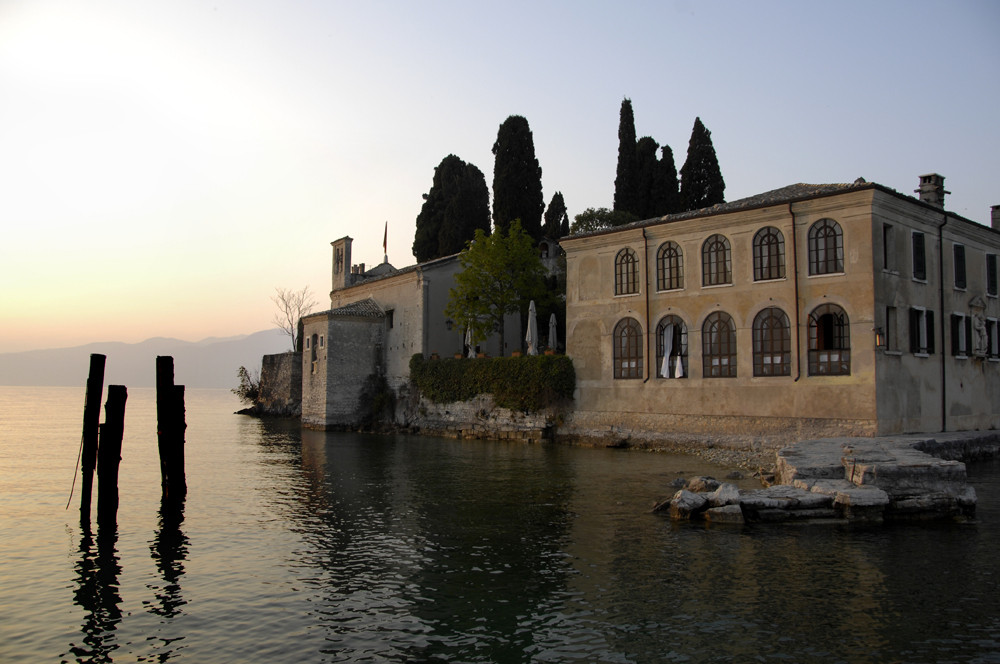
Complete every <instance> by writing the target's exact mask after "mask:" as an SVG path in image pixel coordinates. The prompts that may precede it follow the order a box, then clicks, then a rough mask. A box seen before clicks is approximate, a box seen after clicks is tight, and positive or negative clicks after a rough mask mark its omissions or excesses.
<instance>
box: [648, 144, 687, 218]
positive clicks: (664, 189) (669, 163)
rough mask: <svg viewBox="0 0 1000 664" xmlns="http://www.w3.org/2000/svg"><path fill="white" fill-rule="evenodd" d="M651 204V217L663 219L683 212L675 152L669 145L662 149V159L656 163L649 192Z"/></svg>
mask: <svg viewBox="0 0 1000 664" xmlns="http://www.w3.org/2000/svg"><path fill="white" fill-rule="evenodd" d="M649 204H650V208H651V212H650V216H651V217H662V216H663V215H667V214H673V213H675V212H680V211H681V198H680V190H679V189H678V183H677V166H675V165H674V152H673V150H671V149H670V146H669V145H664V146H663V147H662V148H660V159H659V161H657V162H656V169H655V171H654V173H653V182H652V185H651V187H650V192H649Z"/></svg>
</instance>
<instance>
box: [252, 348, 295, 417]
mask: <svg viewBox="0 0 1000 664" xmlns="http://www.w3.org/2000/svg"><path fill="white" fill-rule="evenodd" d="M257 411H258V412H259V413H260V414H261V415H277V416H282V417H298V416H299V415H300V414H301V412H302V353H293V352H288V353H279V354H277V355H265V356H264V357H263V358H262V360H261V369H260V396H259V397H258V399H257Z"/></svg>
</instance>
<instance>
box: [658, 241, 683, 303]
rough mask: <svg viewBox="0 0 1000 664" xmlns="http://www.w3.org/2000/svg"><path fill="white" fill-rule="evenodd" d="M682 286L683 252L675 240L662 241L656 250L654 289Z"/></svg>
mask: <svg viewBox="0 0 1000 664" xmlns="http://www.w3.org/2000/svg"><path fill="white" fill-rule="evenodd" d="M678 288H684V254H683V253H682V252H681V247H680V245H679V244H677V243H676V242H664V243H663V244H661V245H660V248H659V249H657V251H656V290H661V291H663V290H676V289H678Z"/></svg>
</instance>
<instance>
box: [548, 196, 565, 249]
mask: <svg viewBox="0 0 1000 664" xmlns="http://www.w3.org/2000/svg"><path fill="white" fill-rule="evenodd" d="M568 233H569V215H568V214H567V213H566V201H564V200H563V195H562V192H561V191H557V192H556V193H555V195H554V196H553V197H552V202H551V203H549V207H547V208H546V209H545V224H543V225H542V236H544V237H547V238H549V239H552V240H558V239H559V238H561V237H562V236H564V235H566V234H568Z"/></svg>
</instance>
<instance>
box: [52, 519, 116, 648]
mask: <svg viewBox="0 0 1000 664" xmlns="http://www.w3.org/2000/svg"><path fill="white" fill-rule="evenodd" d="M94 542H95V540H94V537H93V535H92V534H91V530H90V528H89V527H86V526H85V527H83V531H82V534H81V537H80V548H79V553H80V558H79V560H78V561H77V563H76V565H75V572H76V577H77V578H76V590H75V591H74V593H73V601H74V603H75V604H77V605H79V606H81V607H83V609H84V612H85V615H84V621H83V625H82V626H81V631H82V632H83V641H82V643H80V644H75V643H71V644H70V646H69V652H68V653H63V655H61V657H62V658H63V660H62V661H64V662H65V661H68V660H67V659H65V658H66V657H69V656H72V657H75V658H76V661H77V662H111V661H113V654H114V652H115V650H116V649H117V648H118V643H117V641H116V639H115V630H116V629H117V628H118V624H119V623H120V622H121V620H122V611H121V608H120V605H121V603H122V598H121V595H120V594H119V587H118V576H119V575H120V574H121V572H122V568H121V565H120V563H119V557H118V550H117V549H116V544H117V542H118V530H117V527H116V526H114V525H111V526H105V527H104V528H102V529H100V530H99V531H98V536H97V538H96V547H95V544H94Z"/></svg>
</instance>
